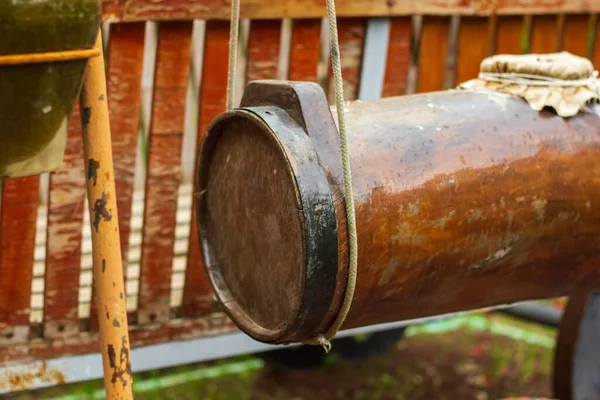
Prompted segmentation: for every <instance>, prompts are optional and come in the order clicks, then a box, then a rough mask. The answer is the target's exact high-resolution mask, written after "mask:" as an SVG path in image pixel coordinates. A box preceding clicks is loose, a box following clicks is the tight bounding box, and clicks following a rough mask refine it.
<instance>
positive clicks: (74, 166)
mask: <svg viewBox="0 0 600 400" xmlns="http://www.w3.org/2000/svg"><path fill="white" fill-rule="evenodd" d="M81 140H82V138H81V118H80V114H79V106H76V107H75V110H74V111H73V115H72V117H71V121H70V123H69V138H68V141H67V147H66V151H65V158H64V162H63V166H62V168H60V169H59V170H57V171H56V172H53V173H52V174H50V186H49V196H48V226H47V235H46V236H47V237H46V272H45V275H44V279H45V284H44V336H45V337H47V338H59V337H66V336H72V335H74V334H77V333H78V332H79V316H78V304H79V274H80V270H81V264H80V261H81V238H82V229H83V209H84V208H83V204H84V201H85V166H84V165H83V146H82V141H81ZM0 279H1V278H0Z"/></svg>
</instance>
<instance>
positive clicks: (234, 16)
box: [227, 0, 358, 353]
mask: <svg viewBox="0 0 600 400" xmlns="http://www.w3.org/2000/svg"><path fill="white" fill-rule="evenodd" d="M240 1H241V0H232V2H231V31H230V37H229V66H228V71H227V73H228V80H227V109H228V110H231V109H233V108H234V99H233V98H234V94H235V81H236V69H237V53H238V50H237V49H238V34H239V24H240ZM326 3H327V15H328V17H329V34H330V38H331V64H332V68H333V75H334V83H335V105H336V109H337V116H338V127H339V134H340V153H341V158H342V169H343V173H344V197H345V201H346V219H347V226H348V241H349V253H350V255H349V266H348V282H347V286H346V292H345V294H344V300H343V302H342V306H341V308H340V311H339V313H338V315H337V317H336V319H335V321H334V322H333V324H332V325H331V327H330V328H329V329H328V330H327V332H325V333H323V334H319V335H317V336H315V337H314V338H311V339H309V340H307V341H306V342H304V343H305V344H311V345H320V346H322V347H323V349H324V350H325V352H327V353H329V351H331V342H330V340H331V339H333V338H334V337H335V335H336V334H337V332H338V331H339V330H340V328H341V327H342V325H343V324H344V321H345V320H346V316H347V315H348V312H349V311H350V307H351V305H352V299H353V297H354V290H355V287H356V275H357V269H358V267H357V266H358V239H357V230H356V215H355V207H354V195H353V192H352V171H351V168H350V155H349V152H348V139H347V135H346V118H345V117H346V114H345V110H344V80H343V77H342V65H341V60H340V44H339V39H338V28H337V13H336V10H335V0H326Z"/></svg>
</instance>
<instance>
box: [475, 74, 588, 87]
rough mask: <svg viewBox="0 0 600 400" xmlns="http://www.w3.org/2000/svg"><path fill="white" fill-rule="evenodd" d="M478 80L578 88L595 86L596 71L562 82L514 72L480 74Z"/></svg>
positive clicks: (561, 80)
mask: <svg viewBox="0 0 600 400" xmlns="http://www.w3.org/2000/svg"><path fill="white" fill-rule="evenodd" d="M479 79H481V80H484V81H488V82H499V83H510V84H515V85H526V86H555V87H579V86H588V87H592V86H597V85H598V71H595V72H594V73H593V75H592V76H590V77H589V78H585V79H578V80H564V79H558V78H552V77H550V76H541V75H530V74H519V73H515V72H511V73H494V72H481V73H480V74H479Z"/></svg>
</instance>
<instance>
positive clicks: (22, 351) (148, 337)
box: [0, 313, 236, 387]
mask: <svg viewBox="0 0 600 400" xmlns="http://www.w3.org/2000/svg"><path fill="white" fill-rule="evenodd" d="M232 332H236V327H235V325H234V324H233V322H232V321H231V319H229V318H228V317H227V316H226V315H224V314H223V313H218V314H212V315H210V316H207V317H204V318H198V319H174V320H171V321H169V322H168V323H166V324H160V325H155V326H152V327H148V326H143V325H134V326H131V327H130V340H131V346H132V347H133V348H135V347H141V346H149V345H153V344H157V343H165V342H169V341H176V340H192V339H197V338H202V337H209V336H216V335H223V334H227V333H232ZM99 343H100V337H99V334H98V333H97V332H82V333H80V334H79V335H77V336H76V337H73V338H69V340H64V339H48V338H44V339H33V340H31V342H30V345H28V346H23V345H19V346H10V347H4V348H3V349H2V351H1V352H0V364H4V365H5V364H6V363H8V362H11V363H23V362H31V361H37V362H39V361H42V360H48V359H51V358H58V357H61V356H64V355H65V354H68V355H72V356H77V355H81V354H89V353H95V352H97V351H98V344H99ZM134 362H135V361H134ZM48 370H49V371H48V372H49V373H48V374H47V375H46V376H45V377H48V376H50V375H51V374H50V372H51V371H50V368H48ZM57 375H58V376H59V378H58V379H57V380H58V382H57V384H59V383H64V382H61V381H62V380H64V379H60V377H61V376H62V374H57ZM32 381H37V380H32ZM38 382H39V381H38ZM24 384H25V385H27V384H28V382H24ZM0 387H2V385H1V384H0Z"/></svg>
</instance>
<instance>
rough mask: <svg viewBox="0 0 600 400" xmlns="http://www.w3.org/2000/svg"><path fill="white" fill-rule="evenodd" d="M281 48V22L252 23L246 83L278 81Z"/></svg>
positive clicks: (262, 21)
mask: <svg viewBox="0 0 600 400" xmlns="http://www.w3.org/2000/svg"><path fill="white" fill-rule="evenodd" d="M280 48H281V20H255V21H252V22H251V23H250V37H249V38H248V62H247V68H246V82H250V81H253V80H259V79H277V77H278V75H279V51H280Z"/></svg>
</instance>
